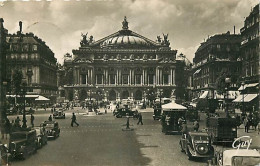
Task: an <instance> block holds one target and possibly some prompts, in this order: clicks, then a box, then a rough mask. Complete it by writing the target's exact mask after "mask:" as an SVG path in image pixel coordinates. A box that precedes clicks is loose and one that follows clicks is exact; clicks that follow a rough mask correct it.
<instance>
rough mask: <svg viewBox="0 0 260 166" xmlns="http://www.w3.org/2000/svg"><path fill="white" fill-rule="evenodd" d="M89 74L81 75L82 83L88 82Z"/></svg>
mask: <svg viewBox="0 0 260 166" xmlns="http://www.w3.org/2000/svg"><path fill="white" fill-rule="evenodd" d="M87 78H88V77H87V75H85V74H83V75H81V84H87Z"/></svg>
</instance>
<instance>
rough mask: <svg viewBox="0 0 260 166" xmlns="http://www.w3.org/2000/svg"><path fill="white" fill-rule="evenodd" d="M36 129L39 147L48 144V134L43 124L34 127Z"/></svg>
mask: <svg viewBox="0 0 260 166" xmlns="http://www.w3.org/2000/svg"><path fill="white" fill-rule="evenodd" d="M34 129H35V130H36V137H37V148H38V149H39V148H41V147H42V146H43V145H46V144H47V141H48V136H47V132H46V129H45V128H44V127H43V126H39V127H34Z"/></svg>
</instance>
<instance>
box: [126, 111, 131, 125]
mask: <svg viewBox="0 0 260 166" xmlns="http://www.w3.org/2000/svg"><path fill="white" fill-rule="evenodd" d="M129 126H130V123H129V114H128V113H126V129H130V127H129Z"/></svg>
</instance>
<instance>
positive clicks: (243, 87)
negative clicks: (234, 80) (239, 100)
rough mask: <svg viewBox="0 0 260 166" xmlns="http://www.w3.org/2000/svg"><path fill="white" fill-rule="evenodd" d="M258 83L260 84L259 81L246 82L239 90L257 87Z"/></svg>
mask: <svg viewBox="0 0 260 166" xmlns="http://www.w3.org/2000/svg"><path fill="white" fill-rule="evenodd" d="M257 85H259V83H253V84H245V85H244V86H242V85H241V86H240V87H239V89H238V90H244V89H246V88H252V87H255V86H257Z"/></svg>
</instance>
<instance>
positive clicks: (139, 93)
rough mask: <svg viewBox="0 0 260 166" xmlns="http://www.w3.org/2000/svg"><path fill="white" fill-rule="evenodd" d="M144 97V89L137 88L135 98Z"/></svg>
mask: <svg viewBox="0 0 260 166" xmlns="http://www.w3.org/2000/svg"><path fill="white" fill-rule="evenodd" d="M142 97H143V95H142V91H140V90H137V91H136V92H135V100H142Z"/></svg>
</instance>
